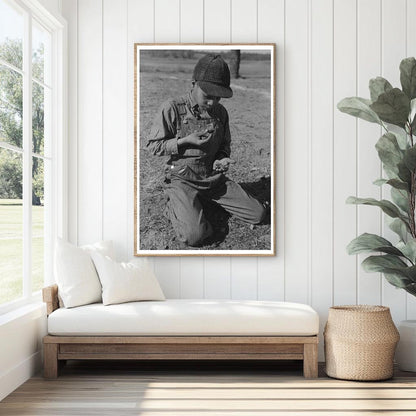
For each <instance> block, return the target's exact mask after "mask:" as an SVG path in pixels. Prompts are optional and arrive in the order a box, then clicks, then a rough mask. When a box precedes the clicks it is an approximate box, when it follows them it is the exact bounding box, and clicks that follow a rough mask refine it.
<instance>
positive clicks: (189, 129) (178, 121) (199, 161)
mask: <svg viewBox="0 0 416 416" xmlns="http://www.w3.org/2000/svg"><path fill="white" fill-rule="evenodd" d="M169 105H170V106H171V109H172V110H173V111H168V112H166V111H165V112H163V111H162V114H161V115H160V114H159V115H158V116H159V117H160V116H161V119H160V120H159V126H158V128H157V129H155V128H154V129H153V134H152V136H151V137H150V138H149V142H148V147H150V149H151V150H152V151H153V153H154V154H158V155H163V154H165V155H167V154H168V152H163V151H161V150H160V149H161V147H160V144H161V143H160V142H159V141H160V140H164V139H172V138H175V139H176V140H177V139H178V138H180V137H186V136H188V135H189V134H191V133H193V132H202V131H207V134H209V135H211V136H212V137H211V139H210V140H209V141H208V142H207V144H206V145H205V146H204V148H203V149H202V148H188V149H184V150H182V149H181V150H179V151H178V153H177V154H172V153H171V154H170V158H169V160H168V162H167V165H166V168H165V184H166V187H165V192H166V194H167V196H168V204H167V212H168V215H169V218H170V220H171V222H172V225H173V228H174V230H175V232H176V235H177V237H178V239H179V240H180V241H182V242H184V243H186V244H187V245H190V246H198V245H201V244H202V242H203V240H205V239H206V238H207V237H209V236H210V235H211V234H212V227H211V224H209V222H208V221H207V220H206V218H205V215H204V213H203V208H202V204H201V200H200V199H201V198H202V199H207V200H212V201H215V202H216V203H218V204H219V205H221V206H222V207H223V208H224V209H225V210H226V211H228V212H229V213H230V214H232V215H235V216H236V217H238V218H240V219H241V220H243V221H245V222H248V223H252V224H257V223H259V222H261V221H262V219H263V217H264V211H265V210H264V207H263V205H262V204H261V203H260V202H259V201H258V200H256V199H255V198H253V197H252V196H251V195H249V194H247V193H246V192H245V191H244V190H243V188H241V186H240V185H238V184H237V183H235V182H234V181H232V180H230V179H228V178H227V177H226V176H225V175H224V174H223V173H217V172H213V171H212V165H213V162H214V160H216V159H221V158H223V157H229V152H230V149H229V126H228V115H227V112H226V110H225V108H224V107H223V106H221V105H220V104H218V107H217V110H216V111H211V113H210V114H208V113H204V114H199V113H198V112H197V111H193V110H194V109H193V108H192V103H191V100H190V97H189V96H185V97H181V98H178V99H175V100H171V101H169V102H167V103H165V104H164V106H165V108H166V106H169ZM162 107H163V106H162ZM166 114H171V116H172V117H173V118H175V120H166V119H165V118H166ZM157 119H158V117H156V120H155V123H157ZM161 126H163V127H161ZM166 126H171V127H170V128H167V127H166ZM166 130H167V131H166ZM169 130H170V131H169ZM155 132H156V134H155ZM160 135H164V137H158V136H160ZM155 136H156V137H155ZM158 142H159V143H158Z"/></svg>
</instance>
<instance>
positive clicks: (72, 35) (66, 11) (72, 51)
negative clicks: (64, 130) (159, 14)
mask: <svg viewBox="0 0 416 416" xmlns="http://www.w3.org/2000/svg"><path fill="white" fill-rule="evenodd" d="M62 15H63V16H64V17H65V19H66V20H67V22H68V91H69V96H68V198H67V201H68V204H69V206H68V240H69V241H70V242H71V243H73V244H77V243H78V233H77V231H78V93H77V89H78V2H74V1H73V0H63V2H62ZM71 91H72V94H71V93H70V92H71ZM74 92H75V93H74Z"/></svg>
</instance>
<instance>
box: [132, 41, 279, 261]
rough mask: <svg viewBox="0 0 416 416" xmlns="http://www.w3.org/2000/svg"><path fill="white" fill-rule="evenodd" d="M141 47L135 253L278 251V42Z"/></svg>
mask: <svg viewBox="0 0 416 416" xmlns="http://www.w3.org/2000/svg"><path fill="white" fill-rule="evenodd" d="M135 48H136V49H135V95H134V96H135V158H134V159H135V254H136V255H146V256H148V255H199V256H200V255H255V256H259V255H274V254H275V238H276V235H275V234H276V230H275V174H274V172H275V162H274V161H275V157H276V155H275V147H274V142H275V124H274V120H275V114H274V97H275V80H274V72H275V62H274V56H275V50H274V45H272V44H253V45H252V44H250V45H248V44H242V45H238V44H230V45H217V44H212V45H208V44H204V45H184V44H182V45H150V44H136V45H135Z"/></svg>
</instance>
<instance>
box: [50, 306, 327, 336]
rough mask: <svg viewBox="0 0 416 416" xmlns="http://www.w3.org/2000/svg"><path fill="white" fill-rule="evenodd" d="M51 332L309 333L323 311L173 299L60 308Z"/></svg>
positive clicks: (313, 332)
mask: <svg viewBox="0 0 416 416" xmlns="http://www.w3.org/2000/svg"><path fill="white" fill-rule="evenodd" d="M48 332H49V334H50V335H94V336H96V335H109V336H110V335H113V336H123V335H130V336H135V335H137V336H140V335H153V336H169V335H171V336H174V335H176V336H194V335H200V336H207V335H208V336H209V335H237V336H239V335H241V336H243V335H251V336H256V335H257V336H262V335H269V336H271V335H274V336H276V335H282V336H309V335H316V334H318V332H319V318H318V314H317V313H316V312H315V311H314V310H313V309H312V308H311V307H310V306H307V305H303V304H299V303H289V302H273V301H248V300H247V301H238V300H210V299H202V300H201V299H198V300H190V299H168V300H166V301H163V302H158V301H148V302H131V303H124V304H119V305H109V306H104V305H103V304H102V303H95V304H90V305H85V306H79V307H76V308H71V309H65V308H60V309H57V310H55V311H54V312H53V313H52V314H51V315H49V317H48Z"/></svg>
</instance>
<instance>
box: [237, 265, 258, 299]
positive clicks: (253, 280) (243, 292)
mask: <svg viewBox="0 0 416 416" xmlns="http://www.w3.org/2000/svg"><path fill="white" fill-rule="evenodd" d="M231 299H253V300H255V299H257V259H256V258H252V257H241V258H234V259H233V260H232V261H231Z"/></svg>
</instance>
